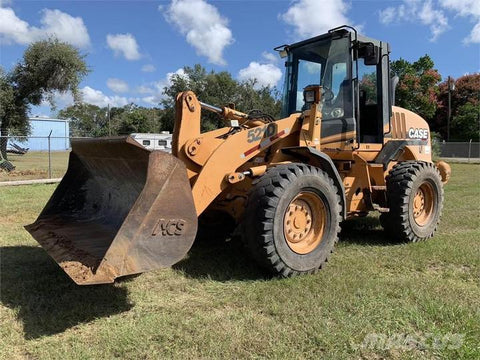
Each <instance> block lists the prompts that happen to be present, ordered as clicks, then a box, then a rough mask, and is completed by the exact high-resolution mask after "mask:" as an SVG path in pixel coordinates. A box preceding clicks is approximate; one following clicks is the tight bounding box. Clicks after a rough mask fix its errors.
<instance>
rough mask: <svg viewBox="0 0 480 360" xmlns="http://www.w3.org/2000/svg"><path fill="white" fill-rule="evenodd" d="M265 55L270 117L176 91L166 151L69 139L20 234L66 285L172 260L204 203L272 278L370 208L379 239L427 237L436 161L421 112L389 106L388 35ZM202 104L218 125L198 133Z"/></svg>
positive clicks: (353, 36) (434, 216) (437, 202)
mask: <svg viewBox="0 0 480 360" xmlns="http://www.w3.org/2000/svg"><path fill="white" fill-rule="evenodd" d="M275 50H277V51H278V52H279V53H280V56H281V57H282V58H284V59H285V68H286V72H285V76H284V79H285V84H284V95H283V118H281V119H277V120H275V119H273V118H272V117H271V116H270V115H268V114H264V113H262V112H261V111H251V112H249V113H243V112H241V111H239V110H237V109H235V108H234V106H231V105H230V106H226V107H216V106H213V105H208V104H204V103H202V102H200V101H199V99H197V97H196V95H195V94H194V93H193V92H191V91H186V92H183V93H180V94H178V96H177V98H176V118H175V125H174V132H173V139H172V153H171V154H169V153H166V152H163V151H150V150H147V149H145V148H144V147H142V146H141V145H140V144H138V143H137V142H136V141H135V140H133V139H132V138H131V137H110V138H101V139H82V140H72V151H71V154H70V159H69V166H68V170H67V172H66V175H65V176H64V178H63V180H62V181H61V183H60V184H59V185H58V187H57V189H56V190H55V192H54V193H53V195H52V197H51V198H50V200H49V201H48V203H47V205H46V206H45V208H44V209H43V211H42V213H41V214H40V215H39V217H38V219H37V220H36V221H35V222H34V223H33V224H31V225H27V226H26V229H27V230H28V231H29V232H30V234H31V235H32V236H33V237H34V238H35V239H36V240H37V241H38V242H39V243H40V244H41V246H42V247H43V248H44V249H45V250H46V251H47V252H48V254H49V255H50V256H51V257H52V258H53V259H54V260H55V261H56V262H57V263H58V264H59V265H60V266H61V267H62V268H63V270H64V271H65V272H66V273H67V274H68V275H69V276H70V277H71V278H72V279H73V280H74V281H75V282H76V283H77V284H80V285H84V284H102V283H111V282H113V281H114V280H115V279H116V278H118V277H121V276H126V275H131V274H138V273H142V272H145V271H148V270H152V269H158V268H162V267H168V266H171V265H173V264H175V263H177V262H178V261H180V260H181V259H182V258H184V257H185V255H186V254H187V252H188V251H189V249H190V247H191V246H192V244H193V242H194V239H195V237H196V233H197V226H198V218H199V216H200V215H202V214H206V213H208V212H212V213H215V214H223V215H225V216H228V217H229V218H231V219H233V220H234V222H235V224H237V226H238V229H239V231H238V233H239V234H241V237H242V239H243V241H244V243H245V244H246V246H247V248H248V249H249V251H250V252H251V255H252V257H253V258H254V259H255V260H256V261H258V263H259V264H261V265H262V266H264V267H265V268H266V269H267V270H268V271H270V272H273V273H274V274H277V275H279V276H284V277H288V276H294V275H299V274H309V273H313V272H315V271H317V270H318V269H320V268H322V266H324V264H325V263H326V262H327V260H328V258H329V256H330V254H331V253H332V251H333V248H334V246H335V243H336V242H337V240H338V234H339V231H340V223H341V222H342V221H343V220H345V219H347V218H352V217H358V216H365V215H366V214H368V213H369V212H371V211H377V212H380V221H381V224H382V225H383V227H384V228H385V231H386V234H387V236H390V237H392V238H396V239H398V240H400V241H420V240H424V239H427V238H430V237H431V236H433V234H434V232H435V230H436V228H437V225H438V223H439V220H440V216H441V212H442V205H443V185H444V184H445V183H447V181H448V179H449V176H450V167H449V165H448V164H446V163H444V162H439V163H437V164H434V163H433V162H432V148H431V136H430V130H429V127H428V125H427V123H426V121H425V120H423V119H422V118H421V117H420V116H418V115H416V114H415V113H413V112H411V111H408V110H406V109H402V108H400V107H396V106H394V101H395V100H394V95H395V85H396V82H397V81H398V78H391V77H390V69H389V54H390V46H389V44H388V43H386V42H383V41H378V40H374V39H371V38H367V37H364V36H361V35H359V34H358V33H357V31H356V30H355V29H354V28H352V27H349V26H341V27H339V28H335V29H332V30H330V31H329V32H328V33H326V34H323V35H320V36H317V37H314V38H311V39H308V40H305V41H301V42H298V43H294V44H290V45H282V46H280V47H277V48H275ZM205 112H214V113H216V114H218V116H220V117H221V119H223V121H224V124H225V126H224V127H222V128H219V129H216V130H213V131H209V132H201V127H200V123H201V117H202V113H203V114H205Z"/></svg>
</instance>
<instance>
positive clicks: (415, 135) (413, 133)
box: [408, 128, 428, 140]
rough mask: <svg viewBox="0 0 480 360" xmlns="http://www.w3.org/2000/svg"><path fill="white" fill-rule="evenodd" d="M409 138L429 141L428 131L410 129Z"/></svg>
mask: <svg viewBox="0 0 480 360" xmlns="http://www.w3.org/2000/svg"><path fill="white" fill-rule="evenodd" d="M408 137H409V138H410V139H420V140H427V139H428V129H414V128H410V129H409V130H408Z"/></svg>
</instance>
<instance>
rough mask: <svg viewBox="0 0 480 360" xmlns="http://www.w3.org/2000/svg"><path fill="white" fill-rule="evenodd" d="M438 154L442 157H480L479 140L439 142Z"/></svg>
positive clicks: (470, 158)
mask: <svg viewBox="0 0 480 360" xmlns="http://www.w3.org/2000/svg"><path fill="white" fill-rule="evenodd" d="M439 147H440V154H439V156H440V157H442V158H457V159H467V160H474V159H475V160H479V159H480V143H479V142H472V141H470V142H444V141H442V142H440V143H439Z"/></svg>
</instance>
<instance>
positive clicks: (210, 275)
mask: <svg viewBox="0 0 480 360" xmlns="http://www.w3.org/2000/svg"><path fill="white" fill-rule="evenodd" d="M173 269H175V270H178V271H180V272H182V273H184V274H185V275H186V276H188V277H191V278H201V279H202V278H204V279H212V280H215V281H220V282H222V281H232V280H234V281H235V280H236V281H245V280H260V279H269V278H271V275H269V273H268V272H267V271H266V270H264V269H262V268H261V267H259V266H258V265H257V264H256V263H255V262H254V260H253V259H252V258H251V256H250V254H249V253H248V252H247V250H246V249H245V247H244V246H243V244H242V242H241V240H240V239H238V238H237V237H233V238H228V237H227V236H225V235H223V236H222V235H220V236H218V235H217V236H215V237H213V236H212V237H203V236H202V237H200V238H197V239H195V242H194V243H193V246H192V248H191V249H190V252H189V253H188V256H187V257H186V258H185V259H184V260H182V261H180V262H179V263H177V264H175V265H173Z"/></svg>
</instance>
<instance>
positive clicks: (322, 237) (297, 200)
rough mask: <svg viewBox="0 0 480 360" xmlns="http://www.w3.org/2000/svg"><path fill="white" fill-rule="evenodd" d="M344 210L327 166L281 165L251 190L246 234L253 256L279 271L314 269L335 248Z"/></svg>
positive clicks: (244, 225) (318, 266) (284, 273)
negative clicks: (324, 168) (324, 170)
mask: <svg viewBox="0 0 480 360" xmlns="http://www.w3.org/2000/svg"><path fill="white" fill-rule="evenodd" d="M340 211H341V208H340V197H339V196H338V194H337V188H336V187H335V185H334V184H333V181H332V180H331V179H330V178H329V177H328V175H327V174H326V173H324V172H323V171H322V170H320V169H318V168H314V167H311V166H307V165H303V164H289V165H280V166H276V167H274V168H271V169H269V170H268V171H267V172H266V173H265V175H263V176H262V177H261V178H260V179H259V181H258V182H257V183H256V184H255V185H254V186H253V188H252V190H251V191H250V194H249V198H248V202H247V206H246V209H245V216H244V221H243V226H242V227H243V229H242V230H243V231H242V236H243V238H244V241H245V243H246V244H247V246H248V248H249V250H250V252H251V253H252V256H253V257H254V258H255V259H256V260H257V261H258V262H259V263H260V264H261V265H263V266H264V267H266V268H267V269H269V270H270V271H272V272H273V273H275V274H280V275H282V276H284V277H288V276H292V275H298V274H302V273H311V272H314V271H315V270H317V269H319V268H321V267H322V265H323V264H324V263H325V262H326V261H327V259H328V256H329V255H330V253H331V252H332V251H333V247H334V245H335V242H336V241H337V239H338V232H339V231H340V226H339V224H340Z"/></svg>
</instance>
